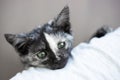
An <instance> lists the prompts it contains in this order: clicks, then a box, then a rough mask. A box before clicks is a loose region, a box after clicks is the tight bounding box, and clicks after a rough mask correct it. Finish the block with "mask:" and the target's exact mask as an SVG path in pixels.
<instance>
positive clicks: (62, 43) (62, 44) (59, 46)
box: [57, 42, 65, 49]
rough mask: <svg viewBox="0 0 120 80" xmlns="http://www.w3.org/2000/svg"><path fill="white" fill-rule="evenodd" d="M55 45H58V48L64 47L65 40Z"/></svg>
mask: <svg viewBox="0 0 120 80" xmlns="http://www.w3.org/2000/svg"><path fill="white" fill-rule="evenodd" d="M57 46H58V49H62V48H64V47H65V42H59V43H58V45H57Z"/></svg>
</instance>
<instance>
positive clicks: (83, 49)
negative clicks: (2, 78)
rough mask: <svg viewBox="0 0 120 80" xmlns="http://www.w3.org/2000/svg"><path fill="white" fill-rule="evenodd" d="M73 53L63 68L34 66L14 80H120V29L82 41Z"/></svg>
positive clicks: (16, 76)
mask: <svg viewBox="0 0 120 80" xmlns="http://www.w3.org/2000/svg"><path fill="white" fill-rule="evenodd" d="M71 55H72V57H71V58H70V59H69V61H68V63H67V65H66V67H65V68H63V69H59V70H49V69H45V68H34V67H31V68H29V69H27V70H24V71H22V72H19V73H17V74H16V75H15V76H14V77H13V78H11V79H10V80H120V28H118V29H116V30H115V31H113V32H111V33H108V34H107V35H105V36H104V37H101V38H93V39H92V40H91V41H90V42H89V43H81V44H79V45H78V46H76V47H75V48H74V49H73V50H72V52H71Z"/></svg>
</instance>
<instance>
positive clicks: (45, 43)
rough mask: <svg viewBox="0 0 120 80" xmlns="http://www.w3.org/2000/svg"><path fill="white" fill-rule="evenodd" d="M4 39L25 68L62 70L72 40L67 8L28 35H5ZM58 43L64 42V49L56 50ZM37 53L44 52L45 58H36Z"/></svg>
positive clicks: (68, 54)
mask: <svg viewBox="0 0 120 80" xmlns="http://www.w3.org/2000/svg"><path fill="white" fill-rule="evenodd" d="M5 38H6V40H7V41H8V42H9V43H10V44H11V45H12V46H13V47H14V48H15V50H16V51H17V52H18V53H19V55H20V58H21V61H22V62H23V63H24V65H25V66H27V67H29V66H34V67H46V68H50V69H60V68H63V67H64V66H65V65H66V63H67V60H68V58H69V56H70V52H71V49H72V39H73V37H72V35H71V27H70V22H69V7H68V6H66V7H64V9H63V10H62V11H61V12H60V14H58V16H57V17H56V18H55V19H53V20H51V21H49V22H48V23H46V24H44V25H43V26H41V27H38V28H36V29H34V30H32V31H31V32H29V33H22V34H5ZM59 42H65V47H64V48H62V49H58V47H57V45H58V43H59ZM39 51H44V52H46V53H47V56H46V57H45V58H44V59H40V58H38V57H37V56H36V53H37V52H39Z"/></svg>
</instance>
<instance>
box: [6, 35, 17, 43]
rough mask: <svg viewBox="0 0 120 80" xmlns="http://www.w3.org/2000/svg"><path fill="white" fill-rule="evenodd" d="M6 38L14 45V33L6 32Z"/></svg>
mask: <svg viewBox="0 0 120 80" xmlns="http://www.w3.org/2000/svg"><path fill="white" fill-rule="evenodd" d="M4 36H5V39H6V40H7V41H8V42H9V43H10V44H11V45H13V43H14V41H15V37H16V35H14V34H4Z"/></svg>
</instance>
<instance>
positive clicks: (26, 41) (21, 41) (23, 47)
mask: <svg viewBox="0 0 120 80" xmlns="http://www.w3.org/2000/svg"><path fill="white" fill-rule="evenodd" d="M4 36H5V38H6V40H7V41H8V43H10V44H11V45H12V46H13V47H14V48H15V49H16V50H17V51H18V52H19V53H20V55H25V54H27V53H28V46H29V45H30V43H31V39H30V38H28V37H27V36H26V34H18V35H15V34H5V35H4Z"/></svg>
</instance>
